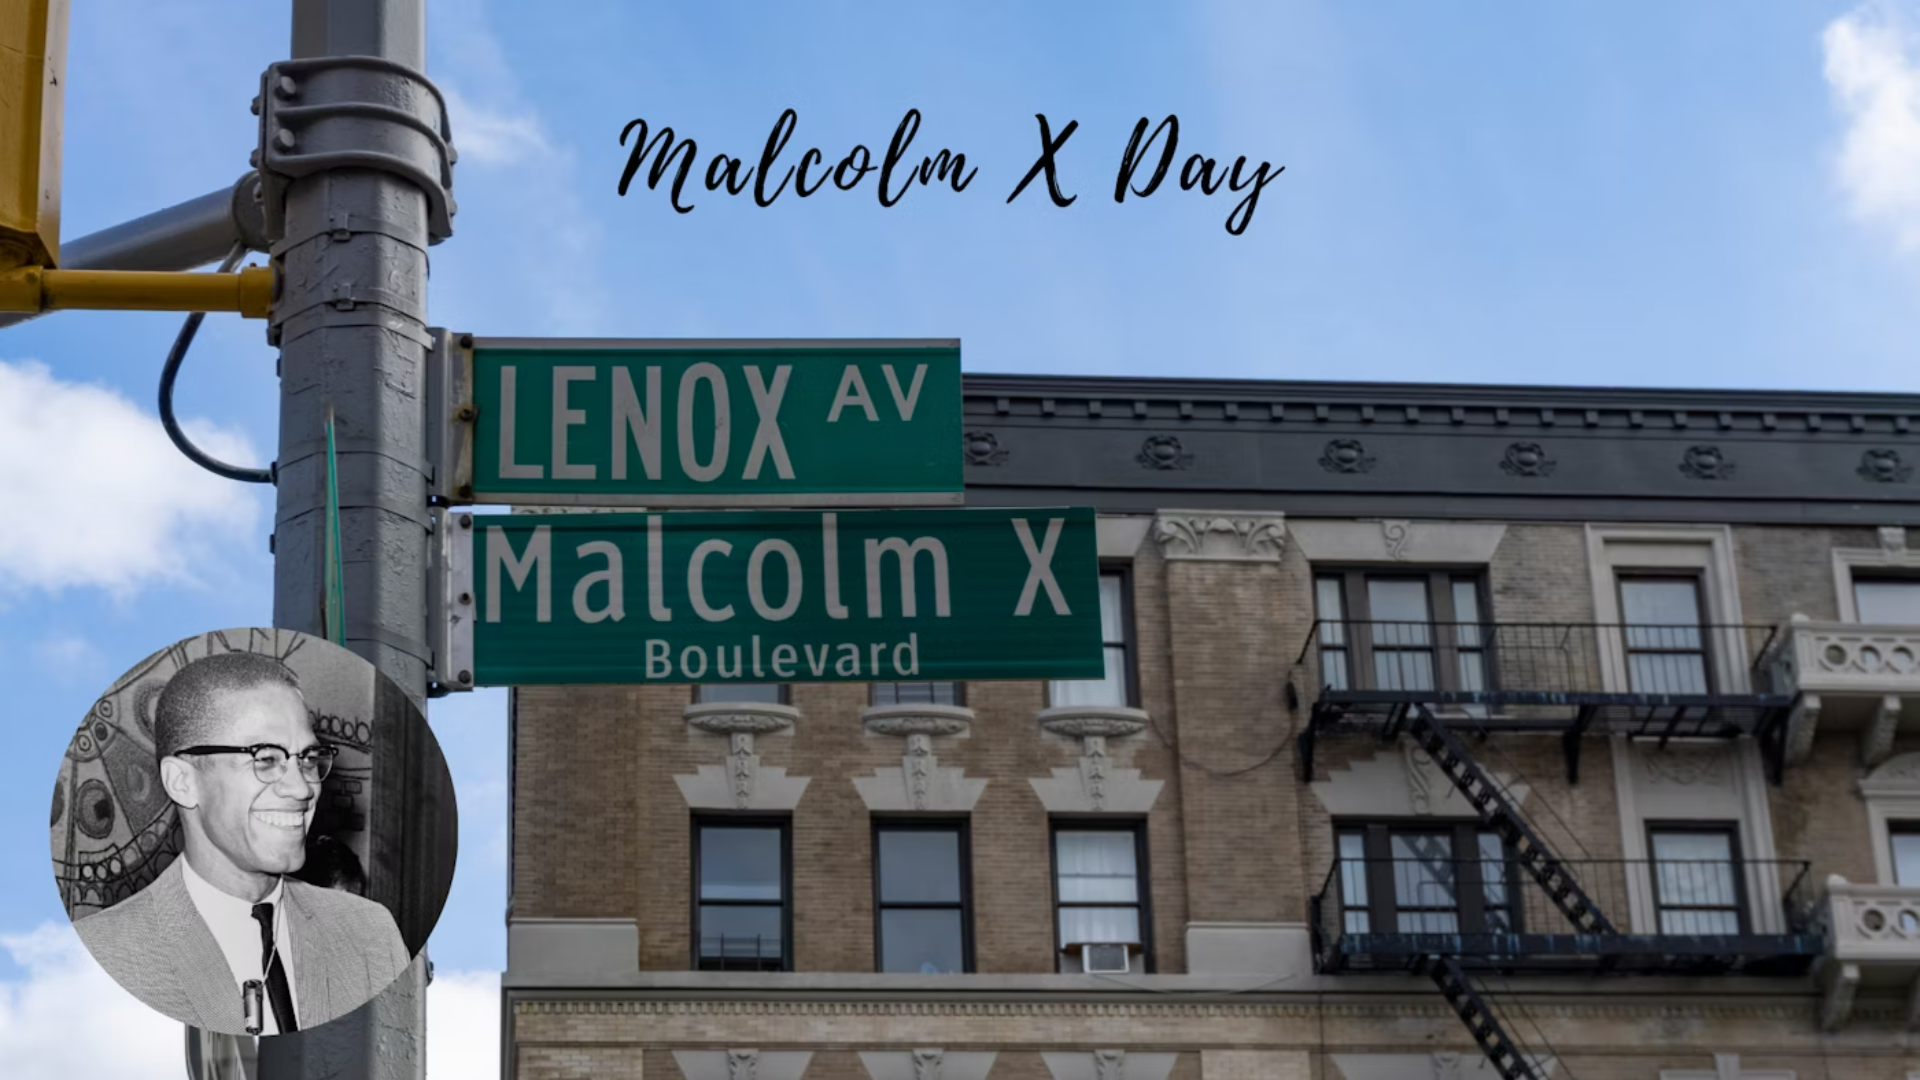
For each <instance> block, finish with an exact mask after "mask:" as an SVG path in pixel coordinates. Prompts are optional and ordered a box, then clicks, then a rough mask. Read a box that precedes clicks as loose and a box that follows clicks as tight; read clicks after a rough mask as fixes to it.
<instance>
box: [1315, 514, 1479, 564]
mask: <svg viewBox="0 0 1920 1080" xmlns="http://www.w3.org/2000/svg"><path fill="white" fill-rule="evenodd" d="M1287 534H1288V535H1289V536H1290V537H1292V539H1293V542H1294V544H1295V545H1296V546H1297V547H1299V549H1300V553H1301V554H1302V555H1305V556H1306V557H1307V561H1308V562H1327V563H1331V562H1339V563H1355V562H1363V563H1364V562H1405V561H1407V560H1409V559H1417V560H1419V561H1421V562H1423V563H1448V564H1459V565H1463V566H1485V565H1487V564H1488V563H1490V562H1492V561H1493V553H1494V550H1495V549H1496V548H1498V547H1499V546H1500V541H1501V540H1502V539H1503V538H1504V537H1505V536H1506V535H1507V527H1506V525H1505V524H1504V523H1501V522H1486V523H1481V522H1454V521H1404V520H1398V519H1395V520H1387V521H1303V520H1300V519H1298V518H1295V519H1294V520H1292V521H1289V522H1288V523H1287Z"/></svg>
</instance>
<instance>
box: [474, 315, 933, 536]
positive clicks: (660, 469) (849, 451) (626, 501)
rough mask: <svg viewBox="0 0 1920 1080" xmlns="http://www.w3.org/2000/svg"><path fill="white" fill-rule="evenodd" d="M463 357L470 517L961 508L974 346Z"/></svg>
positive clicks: (758, 347)
mask: <svg viewBox="0 0 1920 1080" xmlns="http://www.w3.org/2000/svg"><path fill="white" fill-rule="evenodd" d="M456 340H458V341H459V343H460V348H459V350H458V351H457V352H456V353H455V354H454V355H453V359H454V360H455V361H456V362H458V363H459V365H460V370H461V374H462V380H461V381H463V382H464V384H465V387H466V393H467V395H470V396H466V397H464V398H463V399H462V400H457V401H454V402H452V403H451V404H452V407H453V410H454V412H455V415H456V417H460V418H462V419H465V420H467V421H470V428H469V430H470V433H471V440H470V441H469V442H467V443H466V445H465V447H464V448H463V452H460V453H457V454H455V455H454V456H455V458H456V461H457V465H456V471H457V473H458V474H459V475H458V477H457V480H456V483H455V484H454V485H452V486H453V487H454V488H455V489H456V490H457V491H458V492H459V501H464V502H474V503H505V504H512V505H517V506H537V505H545V506H581V505H593V506H645V507H657V506H676V507H678V506H706V507H719V506H727V507H745V506H766V507H772V506H788V507H791V506H835V507H852V506H908V505H921V506H924V505H958V504H959V503H961V502H962V501H963V496H962V494H961V488H962V484H961V475H960V470H961V460H960V343H959V342H958V341H751V340H728V341H675V340H629V341H591V340H573V339H566V338H551V339H539V338H527V339H504V338H494V339H488V338H473V337H467V336H462V337H459V338H457V339H456ZM463 406H465V407H464V408H463Z"/></svg>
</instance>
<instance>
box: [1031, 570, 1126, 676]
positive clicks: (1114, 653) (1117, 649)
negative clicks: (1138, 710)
mask: <svg viewBox="0 0 1920 1080" xmlns="http://www.w3.org/2000/svg"><path fill="white" fill-rule="evenodd" d="M1123 581H1125V578H1123V577H1122V576H1121V575H1119V574H1102V575H1100V639H1101V641H1103V642H1105V649H1106V661H1107V667H1106V674H1105V675H1103V676H1102V677H1101V678H1098V679H1061V680H1056V681H1054V682H1053V683H1051V684H1050V686H1049V691H1048V695H1047V700H1048V701H1049V702H1050V703H1051V704H1054V705H1125V704H1127V629H1126V623H1125V621H1124V618H1123V614H1124V612H1125V610H1126V607H1125V605H1124V604H1123V603H1122V602H1121V601H1122V599H1123V597H1122V595H1121V584H1122V582H1123Z"/></svg>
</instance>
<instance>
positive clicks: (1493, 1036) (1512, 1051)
mask: <svg viewBox="0 0 1920 1080" xmlns="http://www.w3.org/2000/svg"><path fill="white" fill-rule="evenodd" d="M1426 968H1427V975H1428V976H1429V977H1430V978H1432V979H1433V982H1434V985H1435V986H1438V987H1439V988H1440V993H1441V994H1442V995H1444V996H1445V997H1446V999H1447V1004H1448V1005H1449V1006H1450V1007H1451V1008H1452V1009H1453V1011H1454V1014H1455V1015H1457V1016H1459V1017H1460V1022H1461V1023H1463V1024H1465V1025H1467V1031H1469V1032H1470V1033H1472V1035H1473V1041H1474V1042H1476V1043H1478V1044H1479V1046H1480V1052H1481V1053H1482V1054H1483V1055H1485V1056H1486V1059H1487V1061H1488V1062H1489V1063H1490V1064H1492V1065H1493V1068H1494V1071H1495V1072H1497V1073H1499V1074H1500V1080H1545V1078H1544V1077H1542V1076H1541V1074H1540V1070H1538V1069H1536V1068H1535V1067H1534V1065H1533V1062H1532V1061H1530V1060H1528V1059H1527V1058H1526V1057H1524V1056H1523V1055H1522V1054H1521V1053H1520V1047H1519V1046H1518V1045H1517V1044H1515V1042H1514V1041H1513V1037H1512V1036H1510V1035H1508V1034H1507V1030H1506V1028H1505V1027H1503V1026H1501V1024H1500V1018H1499V1017H1498V1016H1497V1015H1495V1014H1494V1011H1493V1006H1492V1004H1491V1003H1489V1002H1488V1001H1487V999H1485V998H1483V997H1481V996H1480V992H1479V991H1478V990H1475V989H1474V987H1473V983H1472V981H1471V980H1469V979H1468V978H1467V973H1466V970H1465V969H1464V968H1462V967H1461V966H1460V962H1459V961H1458V960H1456V959H1454V958H1453V957H1450V956H1431V957H1427V958H1426Z"/></svg>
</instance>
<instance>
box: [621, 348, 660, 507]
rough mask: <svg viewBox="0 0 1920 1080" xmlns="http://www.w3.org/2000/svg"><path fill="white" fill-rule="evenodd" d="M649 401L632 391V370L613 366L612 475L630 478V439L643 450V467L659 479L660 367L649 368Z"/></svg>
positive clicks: (653, 477) (654, 477)
mask: <svg viewBox="0 0 1920 1080" xmlns="http://www.w3.org/2000/svg"><path fill="white" fill-rule="evenodd" d="M646 382H647V405H646V408H644V409H642V408H641V407H640V400H639V398H637V397H636V396H635V395H634V392H633V373H632V372H630V371H628V370H627V369H626V368H623V367H617V368H614V369H613V478H614V479H615V480H625V479H626V478H627V439H628V438H631V439H632V440H633V443H634V445H635V446H636V447H638V448H639V450H640V468H641V469H642V471H644V472H645V473H646V474H647V479H649V480H658V479H660V369H659V368H657V367H650V368H648V369H647V375H646Z"/></svg>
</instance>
